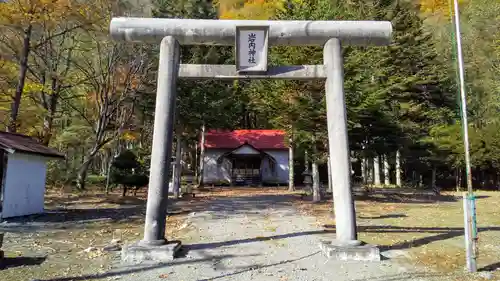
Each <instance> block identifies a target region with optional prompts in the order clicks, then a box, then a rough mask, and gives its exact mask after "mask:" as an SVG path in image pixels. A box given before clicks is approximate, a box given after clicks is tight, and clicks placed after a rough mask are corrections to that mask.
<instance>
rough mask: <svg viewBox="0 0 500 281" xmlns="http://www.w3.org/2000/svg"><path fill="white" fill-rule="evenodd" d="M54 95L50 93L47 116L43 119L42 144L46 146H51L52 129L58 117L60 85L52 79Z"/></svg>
mask: <svg viewBox="0 0 500 281" xmlns="http://www.w3.org/2000/svg"><path fill="white" fill-rule="evenodd" d="M51 90H52V93H50V98H49V104H48V107H49V108H47V111H48V113H47V115H45V117H44V118H43V140H42V143H43V144H44V145H46V146H48V145H49V143H50V140H51V139H52V128H53V126H54V118H55V115H56V109H57V103H58V101H59V90H60V88H59V85H58V82H57V79H55V78H52V86H51Z"/></svg>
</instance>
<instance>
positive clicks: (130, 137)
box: [121, 131, 139, 141]
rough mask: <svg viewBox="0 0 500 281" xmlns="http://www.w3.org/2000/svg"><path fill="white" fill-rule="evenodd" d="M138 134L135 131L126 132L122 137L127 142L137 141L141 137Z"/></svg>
mask: <svg viewBox="0 0 500 281" xmlns="http://www.w3.org/2000/svg"><path fill="white" fill-rule="evenodd" d="M138 134H139V133H138V132H133V131H125V132H124V133H123V134H122V136H121V139H122V140H126V141H135V140H137V139H138V137H139V135H138Z"/></svg>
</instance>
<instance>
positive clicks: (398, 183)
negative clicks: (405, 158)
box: [396, 149, 401, 187]
mask: <svg viewBox="0 0 500 281" xmlns="http://www.w3.org/2000/svg"><path fill="white" fill-rule="evenodd" d="M396 186H398V187H401V153H400V152H399V149H398V150H397V151H396Z"/></svg>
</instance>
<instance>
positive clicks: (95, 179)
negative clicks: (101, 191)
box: [87, 175, 106, 185]
mask: <svg viewBox="0 0 500 281" xmlns="http://www.w3.org/2000/svg"><path fill="white" fill-rule="evenodd" d="M87 183H88V184H90V185H106V176H101V175H88V176H87Z"/></svg>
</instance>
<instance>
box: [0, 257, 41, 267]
mask: <svg viewBox="0 0 500 281" xmlns="http://www.w3.org/2000/svg"><path fill="white" fill-rule="evenodd" d="M45 260H46V257H14V258H10V257H6V258H3V259H2V261H1V262H0V269H8V268H13V267H19V266H33V265H40V264H42V263H43V262H44V261H45Z"/></svg>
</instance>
